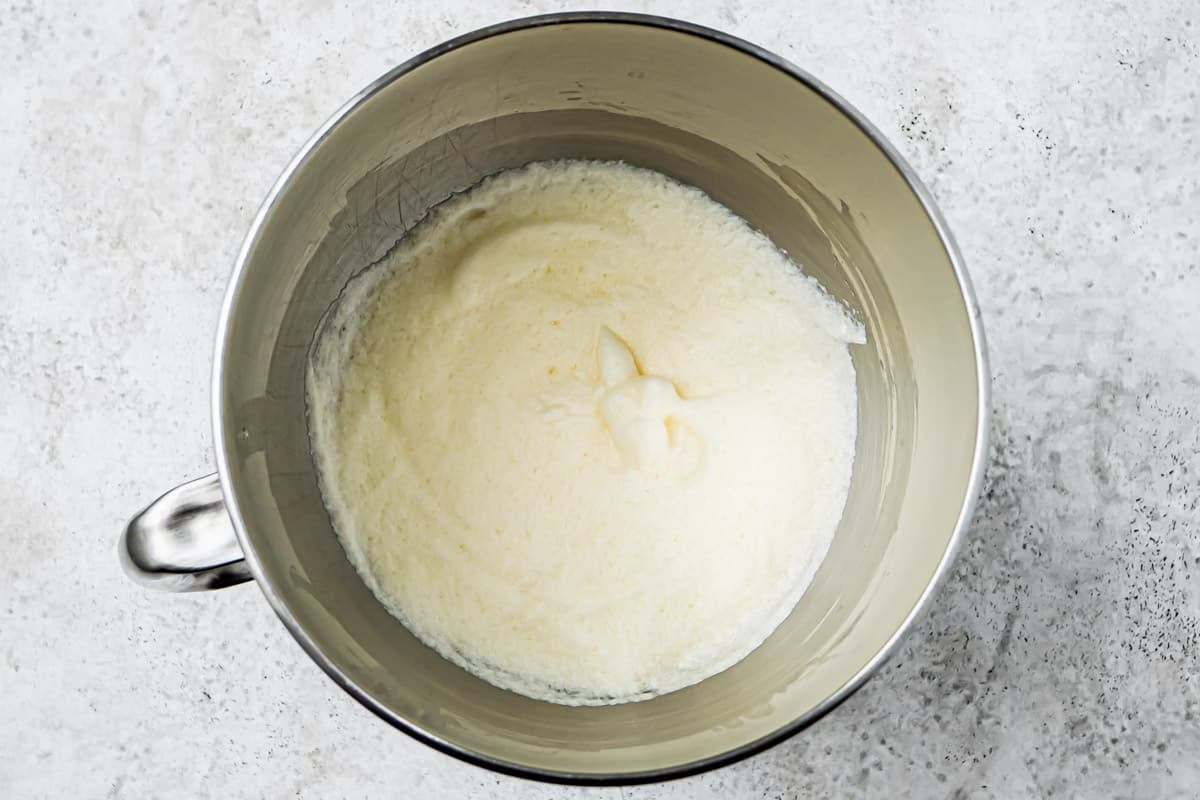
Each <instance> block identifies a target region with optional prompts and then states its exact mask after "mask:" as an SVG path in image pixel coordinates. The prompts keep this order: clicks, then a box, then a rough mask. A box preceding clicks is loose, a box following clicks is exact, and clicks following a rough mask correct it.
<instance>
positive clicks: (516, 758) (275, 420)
mask: <svg viewBox="0 0 1200 800" xmlns="http://www.w3.org/2000/svg"><path fill="white" fill-rule="evenodd" d="M557 158H589V159H617V160H621V161H625V162H628V163H630V164H635V165H639V166H643V167H649V168H652V169H655V170H659V171H660V172H663V173H666V174H667V175H670V176H673V177H675V178H677V179H679V180H681V181H683V182H685V183H688V184H691V185H693V186H697V187H699V188H701V189H703V190H704V191H706V192H707V193H708V194H710V195H711V196H712V197H714V198H715V199H716V200H718V201H719V202H721V203H723V204H724V205H726V206H727V207H729V208H730V209H732V210H733V211H734V212H736V213H737V214H739V215H741V216H742V217H744V218H745V219H747V220H749V221H750V223H751V224H752V225H753V226H755V227H756V228H758V229H759V230H761V231H763V232H764V233H766V234H767V235H768V236H769V237H770V238H771V239H772V240H774V241H775V242H776V243H777V244H778V245H779V246H780V247H782V248H783V249H784V250H786V251H787V252H788V253H789V254H791V256H792V257H793V258H794V259H795V260H796V261H797V262H799V263H800V264H802V265H803V267H804V269H805V271H806V272H807V273H808V274H810V275H812V276H815V277H816V278H817V279H818V280H819V281H820V282H821V284H822V285H823V286H824V287H825V288H826V290H828V291H829V292H830V293H831V294H833V295H834V296H836V297H837V298H838V299H839V300H841V301H842V302H843V303H845V304H846V305H847V306H849V307H850V308H851V309H853V311H854V313H855V314H857V316H858V317H859V318H860V319H861V320H862V321H863V322H864V324H865V326H866V329H867V336H868V340H867V344H866V345H864V346H860V347H854V348H853V359H854V364H855V367H856V369H857V373H858V391H859V394H858V397H859V400H858V402H859V407H858V414H859V437H858V445H857V455H856V461H855V469H854V477H853V483H852V487H851V491H850V497H849V501H848V503H847V506H846V510H845V514H844V518H843V519H842V522H841V526H840V528H839V531H838V534H837V536H836V539H835V541H834V544H833V546H832V549H831V551H830V552H829V555H828V557H827V558H826V559H825V561H824V563H823V566H822V567H821V569H820V571H819V573H818V574H817V576H816V578H815V580H814V581H813V583H812V585H811V587H810V589H809V590H808V592H807V593H806V594H805V595H804V597H803V599H802V600H801V601H800V603H799V605H798V606H797V607H796V609H795V611H794V612H793V613H792V614H791V616H790V617H788V618H787V620H786V621H785V622H784V623H783V624H782V625H781V626H780V627H779V628H778V629H777V630H776V631H775V633H774V634H773V635H772V636H771V637H770V638H769V639H767V641H766V642H765V643H764V644H763V645H762V646H761V647H759V648H758V649H757V650H756V651H754V652H753V653H752V654H751V655H750V656H749V657H747V658H746V659H745V660H744V661H742V662H741V663H739V664H737V665H736V666H734V667H732V668H731V669H729V670H727V671H725V672H723V673H721V674H719V675H716V676H714V677H712V678H709V679H708V680H705V681H703V682H702V683H700V684H698V685H695V686H692V687H690V688H687V689H684V690H682V691H678V692H675V693H672V694H668V695H665V696H662V697H658V698H655V699H653V700H649V701H646V702H640V703H634V704H625V705H617V706H609V707H599V708H569V707H564V706H560V705H553V704H550V703H545V702H540V701H536V700H531V699H528V698H525V697H521V696H518V695H516V694H512V693H510V692H507V691H503V690H501V689H497V688H495V687H492V686H490V685H489V684H487V683H485V682H483V681H481V680H479V679H478V678H476V677H474V676H472V675H470V674H468V673H467V672H465V671H463V670H462V669H460V668H458V667H456V666H454V665H452V664H450V663H449V662H447V661H445V660H444V659H442V658H441V657H440V656H438V655H437V654H436V653H434V652H433V651H432V650H430V649H428V648H427V647H425V646H424V645H423V644H421V643H420V642H419V641H418V640H417V639H415V638H414V637H413V636H412V635H411V634H410V633H409V632H408V631H407V630H406V629H405V628H404V627H403V626H401V625H400V623H399V622H397V621H396V620H395V619H394V618H392V617H391V616H390V615H389V614H388V613H387V612H386V611H385V610H384V609H383V607H382V606H381V605H380V604H379V603H378V602H377V601H376V600H375V598H374V597H373V596H372V595H371V593H370V591H369V590H368V589H367V588H366V586H365V585H364V584H363V582H362V581H361V580H360V579H359V578H358V576H357V575H356V574H355V572H354V570H353V568H352V567H351V565H350V564H349V562H348V561H347V559H346V557H345V555H344V554H343V552H342V550H341V547H340V545H339V543H338V541H337V538H336V537H335V535H334V533H333V531H332V530H331V527H330V523H329V518H328V515H327V513H326V511H325V509H324V507H323V506H322V504H321V500H320V495H319V493H318V490H317V484H316V480H315V477H314V470H313V461H312V458H311V455H310V453H309V445H308V434H307V428H306V415H305V405H304V369H305V361H306V357H307V354H308V351H309V347H310V345H311V343H312V341H313V337H314V334H315V332H316V331H317V329H318V325H319V323H320V321H321V318H322V315H323V314H324V313H325V311H326V309H327V308H329V306H330V304H331V303H332V302H333V301H334V300H335V298H336V297H337V295H338V292H339V291H340V290H341V289H342V288H343V287H344V286H345V285H346V282H347V280H348V279H349V278H350V277H351V276H352V275H353V274H355V273H357V272H359V271H360V270H362V269H364V268H365V267H367V266H368V265H370V264H372V263H375V262H377V261H378V260H380V259H383V258H385V257H386V254H387V253H388V251H389V249H390V248H392V247H393V246H394V244H395V243H396V241H397V239H398V238H399V237H400V236H402V235H403V234H404V232H405V231H406V230H407V229H409V228H410V227H412V225H413V224H414V223H415V222H417V221H418V220H419V219H421V217H422V215H424V214H425V212H426V211H427V210H428V209H429V208H430V207H431V206H433V205H435V204H436V203H438V202H439V201H441V200H443V199H445V198H446V197H447V196H448V195H450V194H451V193H453V192H455V191H459V190H462V189H464V188H466V187H468V186H470V185H472V184H473V183H475V182H476V181H478V180H479V179H480V178H482V177H484V176H486V175H489V174H492V173H495V172H497V171H499V170H503V169H506V168H510V167H516V166H519V165H522V164H526V163H528V162H531V161H536V160H542V159H557ZM903 169H904V168H903V167H901V166H898V162H896V161H895V160H893V159H892V158H891V157H889V155H888V151H887V149H886V145H883V144H881V143H880V142H879V141H877V139H876V136H875V134H873V133H872V132H871V131H870V129H869V128H865V127H864V126H863V125H861V124H860V123H859V122H858V121H856V119H855V118H854V117H853V115H852V112H849V111H847V110H845V109H844V108H842V107H841V106H839V104H838V101H836V100H835V99H831V98H830V97H829V96H827V95H826V93H825V92H824V91H823V90H822V89H821V88H820V87H819V86H817V85H816V84H815V83H814V82H812V81H811V80H809V79H807V78H806V76H804V75H802V74H800V73H798V72H796V71H794V70H791V69H790V68H788V67H786V66H785V65H782V63H781V62H777V61H775V60H774V59H773V58H772V57H771V56H769V55H768V54H765V53H763V52H761V51H758V50H756V49H753V48H750V47H748V46H745V45H743V44H741V43H737V42H736V41H735V40H732V39H728V38H722V37H719V36H715V35H709V34H707V33H705V32H702V31H698V30H697V29H681V28H678V27H670V26H664V25H652V24H645V23H631V22H629V21H628V20H626V21H625V22H618V21H612V20H610V21H607V22H605V21H597V20H589V21H577V22H575V23H559V24H554V25H532V26H525V27H521V26H516V27H512V28H509V29H507V30H500V31H498V32H497V31H493V32H492V33H490V34H488V35H485V36H479V37H477V38H475V39H474V40H471V41H466V42H460V43H458V44H457V45H456V46H453V47H448V48H445V49H444V50H443V51H441V52H438V53H436V54H435V56H434V57H427V58H425V59H424V60H421V61H420V62H419V63H416V64H415V65H410V66H409V67H408V68H407V69H406V70H402V71H400V72H397V73H395V74H393V75H391V76H389V77H388V78H385V79H384V80H383V81H381V82H380V83H379V84H377V85H376V86H374V87H372V89H371V90H370V91H369V93H368V94H367V95H366V96H364V97H362V98H359V99H358V100H357V101H356V103H355V104H354V105H353V106H352V107H350V108H349V109H348V110H347V111H346V112H345V114H344V116H342V117H341V119H340V121H339V123H338V124H336V125H334V126H333V127H331V128H329V129H327V130H326V131H325V132H324V134H323V135H322V137H321V138H320V139H319V140H318V141H316V143H315V144H313V145H312V147H311V148H310V149H309V150H308V151H307V153H306V154H305V155H304V156H303V159H302V160H301V161H300V162H298V163H297V164H296V165H294V166H293V168H292V172H291V174H290V176H289V178H288V181H287V183H286V184H285V185H284V186H283V188H282V190H281V191H280V192H279V194H278V195H277V196H276V198H275V199H274V201H273V204H272V205H271V207H270V208H269V209H268V210H267V212H266V213H265V216H264V217H263V219H262V221H261V224H260V226H259V228H258V229H257V231H256V233H255V235H253V236H252V237H251V239H250V241H249V244H248V249H247V251H246V253H245V256H244V264H243V268H242V270H241V274H240V276H239V277H238V280H239V281H240V283H239V284H238V285H237V286H236V291H235V292H233V293H232V294H231V299H230V301H229V302H230V306H229V309H228V320H227V329H226V331H225V339H224V341H225V351H224V361H223V363H221V364H219V366H218V368H219V370H220V371H221V372H220V376H219V381H218V384H217V385H218V387H219V389H220V393H219V396H218V398H217V409H218V414H219V422H218V426H219V427H218V435H219V437H221V438H222V441H220V442H219V443H218V446H219V447H220V448H222V449H224V451H225V453H226V455H227V458H228V464H227V471H226V474H225V475H224V477H225V479H226V484H225V485H226V487H227V491H228V492H230V493H231V494H232V495H233V496H234V498H235V500H236V513H237V514H239V515H240V517H241V521H242V523H243V525H242V531H241V534H242V537H243V544H244V545H245V546H246V548H247V549H248V550H249V551H252V553H253V556H252V559H251V561H252V563H253V564H254V567H255V571H256V575H257V577H259V578H260V580H262V582H263V584H264V588H265V589H266V590H267V591H268V594H269V595H273V598H272V599H273V602H274V603H275V605H276V607H277V609H278V610H280V613H281V615H284V616H285V619H287V618H288V617H290V620H289V623H290V627H292V629H293V631H294V632H296V634H297V636H298V637H299V638H300V639H301V641H302V642H304V643H305V645H306V646H307V647H308V648H309V650H310V652H312V651H319V652H320V653H321V654H322V655H323V657H324V664H323V665H324V666H325V668H326V669H327V670H329V671H330V672H331V674H333V675H334V677H335V678H336V679H337V680H339V682H341V683H342V684H343V685H344V686H346V687H347V688H348V689H349V690H350V691H352V692H353V693H354V694H356V695H357V696H358V697H359V699H361V700H363V702H365V703H367V704H368V705H369V706H370V707H371V708H373V709H374V710H375V711H376V712H377V713H379V714H380V715H381V716H383V717H385V718H386V719H388V720H390V721H391V722H393V723H394V724H396V725H398V726H399V727H402V728H405V729H407V730H409V731H410V732H412V733H415V734H416V735H418V736H420V737H421V738H423V739H425V740H426V741H429V742H431V743H433V744H435V745H436V746H439V747H441V748H443V749H446V750H448V751H450V752H453V753H456V754H458V755H461V756H465V757H467V758H470V759H472V760H474V761H476V762H477V763H485V764H488V765H490V766H493V767H497V768H500V769H507V770H512V771H517V772H520V773H523V774H529V775H536V776H540V777H548V778H551V779H566V780H583V781H589V780H606V779H613V778H623V779H638V778H642V779H645V778H648V777H662V776H668V775H672V774H679V773H680V772H683V771H688V770H694V769H697V768H701V767H703V766H711V765H713V764H715V763H720V762H722V761H723V760H727V759H728V758H730V757H732V756H733V755H737V754H745V753H747V752H751V751H753V750H754V749H757V748H758V747H760V746H762V745H764V744H765V743H768V742H770V741H773V740H774V739H776V738H778V736H780V735H781V734H782V733H786V732H791V731H793V730H796V729H798V728H800V727H802V726H803V725H804V724H805V723H806V722H808V721H811V720H813V719H815V718H816V717H818V716H820V714H821V713H822V712H823V711H825V710H827V709H828V708H829V707H830V706H832V705H834V704H835V703H836V701H837V700H839V699H841V698H842V697H844V696H845V695H846V694H847V693H848V691H849V690H851V689H852V688H853V687H854V686H855V685H857V684H858V683H860V682H861V681H862V680H863V679H864V678H865V677H866V676H867V675H869V673H870V672H871V671H872V669H873V667H874V665H875V664H876V663H877V662H878V660H879V659H880V658H881V656H882V655H883V654H885V653H886V652H887V651H888V650H889V648H890V647H891V646H892V644H893V643H894V640H895V637H896V636H897V635H898V634H899V633H900V632H901V631H903V629H904V628H905V627H906V626H907V624H908V622H909V620H910V615H911V614H912V613H913V612H914V610H915V609H916V608H917V607H918V606H919V604H920V602H921V600H922V599H923V597H924V596H925V594H926V592H927V590H928V589H929V588H930V587H931V586H932V585H933V584H934V583H935V582H936V578H937V576H938V574H939V572H940V571H941V570H942V569H943V567H944V563H945V559H946V557H947V554H948V552H949V551H950V550H952V544H953V542H954V539H955V536H956V532H957V531H958V530H959V528H960V527H961V524H960V523H961V520H960V516H961V515H962V514H963V513H964V509H967V508H969V505H970V500H969V498H970V495H971V494H972V492H973V490H974V485H975V484H974V481H975V478H976V463H975V462H976V456H977V448H978V447H979V443H980V439H979V436H978V430H979V426H980V414H981V408H982V407H983V405H984V398H983V397H981V392H982V390H981V388H980V387H981V383H980V374H981V363H980V360H981V356H980V354H979V351H978V347H979V346H980V343H979V342H978V341H977V337H976V335H975V332H974V328H973V325H972V322H971V305H970V299H969V297H967V296H965V295H964V290H963V286H962V284H961V282H960V275H959V268H958V265H957V262H956V256H955V255H954V253H953V246H952V245H951V244H950V243H949V241H948V239H947V238H946V237H945V235H944V233H943V231H942V230H941V228H940V226H939V224H938V223H937V222H936V221H935V217H933V216H931V212H930V210H929V209H928V208H927V207H926V204H925V201H924V200H923V196H922V193H921V191H922V190H920V189H919V188H917V187H916V186H915V184H914V183H912V182H910V177H909V176H906V174H905V173H904V172H903Z"/></svg>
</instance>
